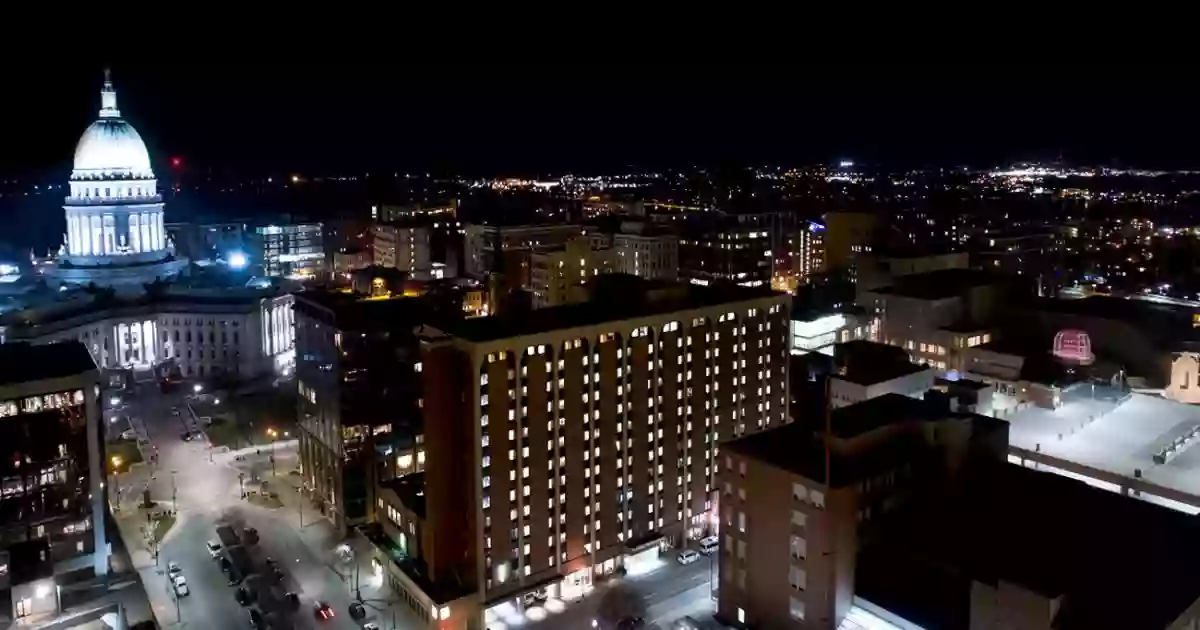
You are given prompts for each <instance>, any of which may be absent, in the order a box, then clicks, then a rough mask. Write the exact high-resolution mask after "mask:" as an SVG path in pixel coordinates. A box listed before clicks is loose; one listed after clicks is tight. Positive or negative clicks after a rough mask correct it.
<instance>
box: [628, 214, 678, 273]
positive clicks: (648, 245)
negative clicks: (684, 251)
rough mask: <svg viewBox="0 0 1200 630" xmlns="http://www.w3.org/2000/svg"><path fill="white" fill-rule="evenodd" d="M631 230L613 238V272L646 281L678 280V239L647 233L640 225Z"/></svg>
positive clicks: (631, 227) (673, 236)
mask: <svg viewBox="0 0 1200 630" xmlns="http://www.w3.org/2000/svg"><path fill="white" fill-rule="evenodd" d="M627 225H629V226H630V229H631V231H625V228H626V226H625V225H623V226H622V231H621V232H618V233H616V234H613V235H612V249H613V250H614V252H615V256H614V258H613V264H614V271H616V272H618V273H624V274H629V275H631V276H637V277H639V278H645V279H647V280H675V279H676V278H678V277H679V238H677V237H676V236H675V235H674V234H661V233H654V232H650V231H648V230H645V229H644V228H643V227H641V226H640V225H639V226H638V227H633V226H632V225H630V224H628V223H627Z"/></svg>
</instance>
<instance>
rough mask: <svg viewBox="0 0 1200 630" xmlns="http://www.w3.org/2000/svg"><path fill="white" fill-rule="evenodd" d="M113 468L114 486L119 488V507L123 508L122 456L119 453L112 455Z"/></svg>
mask: <svg viewBox="0 0 1200 630" xmlns="http://www.w3.org/2000/svg"><path fill="white" fill-rule="evenodd" d="M112 468H113V487H114V488H116V489H117V509H118V510H120V509H121V478H120V476H119V475H120V474H121V457H120V456H119V455H113V456H112Z"/></svg>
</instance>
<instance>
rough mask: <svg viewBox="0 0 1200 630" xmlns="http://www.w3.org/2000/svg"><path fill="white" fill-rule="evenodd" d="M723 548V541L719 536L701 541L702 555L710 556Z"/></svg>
mask: <svg viewBox="0 0 1200 630" xmlns="http://www.w3.org/2000/svg"><path fill="white" fill-rule="evenodd" d="M720 546H721V539H720V538H718V537H717V536H709V537H708V538H702V539H700V553H702V554H704V555H706V556H707V555H709V554H711V553H713V552H715V551H716V550H717V548H719V547H720Z"/></svg>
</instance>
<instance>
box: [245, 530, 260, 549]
mask: <svg viewBox="0 0 1200 630" xmlns="http://www.w3.org/2000/svg"><path fill="white" fill-rule="evenodd" d="M242 534H243V536H244V537H245V539H246V544H247V545H254V544H257V543H258V530H257V529H254V528H253V527H247V528H246V529H245V530H243V531H242Z"/></svg>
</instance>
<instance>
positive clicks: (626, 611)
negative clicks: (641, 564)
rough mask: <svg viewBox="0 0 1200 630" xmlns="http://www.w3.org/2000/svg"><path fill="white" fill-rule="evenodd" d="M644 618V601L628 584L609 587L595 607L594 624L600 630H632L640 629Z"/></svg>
mask: <svg viewBox="0 0 1200 630" xmlns="http://www.w3.org/2000/svg"><path fill="white" fill-rule="evenodd" d="M645 617H646V600H645V598H643V597H642V594H641V593H639V592H638V591H637V590H636V589H634V588H633V587H632V586H629V585H628V584H624V583H618V584H614V585H613V586H611V587H610V588H609V589H608V590H607V591H605V592H604V595H603V596H602V597H601V598H600V603H599V604H598V605H597V607H596V623H597V626H598V628H599V629H600V630H634V629H635V628H641V627H642V625H643V623H644V621H643V619H645Z"/></svg>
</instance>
